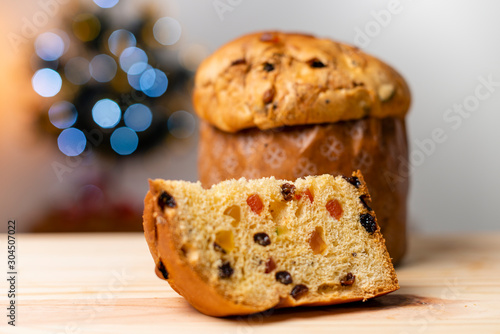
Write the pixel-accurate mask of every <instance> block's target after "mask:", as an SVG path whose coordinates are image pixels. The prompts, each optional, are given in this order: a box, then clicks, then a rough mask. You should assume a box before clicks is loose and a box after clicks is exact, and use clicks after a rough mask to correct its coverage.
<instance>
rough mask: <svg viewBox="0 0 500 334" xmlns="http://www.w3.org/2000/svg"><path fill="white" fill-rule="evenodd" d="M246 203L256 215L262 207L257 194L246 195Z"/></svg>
mask: <svg viewBox="0 0 500 334" xmlns="http://www.w3.org/2000/svg"><path fill="white" fill-rule="evenodd" d="M247 204H248V206H249V207H250V209H252V211H253V212H255V213H256V214H258V215H260V213H261V212H262V209H263V208H264V204H262V200H261V199H260V197H259V195H257V194H253V195H250V196H248V198H247Z"/></svg>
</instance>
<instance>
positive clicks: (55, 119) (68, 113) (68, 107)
mask: <svg viewBox="0 0 500 334" xmlns="http://www.w3.org/2000/svg"><path fill="white" fill-rule="evenodd" d="M77 117H78V113H77V111H76V108H75V106H74V105H73V104H71V103H69V102H67V101H60V102H56V103H54V104H53V105H52V106H51V107H50V109H49V119H50V122H51V123H52V124H53V125H54V126H55V127H56V128H59V129H66V128H69V127H70V126H72V125H73V124H75V122H76V119H77Z"/></svg>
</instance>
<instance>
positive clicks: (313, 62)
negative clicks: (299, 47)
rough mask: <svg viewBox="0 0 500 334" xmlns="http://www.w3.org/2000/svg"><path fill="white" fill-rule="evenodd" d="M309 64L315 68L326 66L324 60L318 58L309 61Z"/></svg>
mask: <svg viewBox="0 0 500 334" xmlns="http://www.w3.org/2000/svg"><path fill="white" fill-rule="evenodd" d="M307 63H308V64H309V66H311V67H313V68H322V67H325V66H326V65H325V64H323V62H322V61H321V60H319V59H318V58H313V59H311V60H309V61H308V62H307Z"/></svg>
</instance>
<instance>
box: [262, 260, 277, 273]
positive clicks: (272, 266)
mask: <svg viewBox="0 0 500 334" xmlns="http://www.w3.org/2000/svg"><path fill="white" fill-rule="evenodd" d="M274 269H276V263H274V260H273V258H272V257H270V258H269V260H267V262H266V270H265V271H264V272H265V273H266V274H269V273H270V272H272V271H273V270H274Z"/></svg>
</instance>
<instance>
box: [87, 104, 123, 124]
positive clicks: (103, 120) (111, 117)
mask: <svg viewBox="0 0 500 334" xmlns="http://www.w3.org/2000/svg"><path fill="white" fill-rule="evenodd" d="M92 118H93V119H94V122H96V123H97V124H98V125H99V126H100V127H102V128H112V127H114V126H115V125H116V124H118V122H119V121H120V118H121V111H120V107H119V106H118V104H117V103H116V102H115V101H112V100H110V99H102V100H99V101H97V103H96V104H95V105H94V107H93V108H92Z"/></svg>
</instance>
